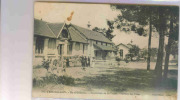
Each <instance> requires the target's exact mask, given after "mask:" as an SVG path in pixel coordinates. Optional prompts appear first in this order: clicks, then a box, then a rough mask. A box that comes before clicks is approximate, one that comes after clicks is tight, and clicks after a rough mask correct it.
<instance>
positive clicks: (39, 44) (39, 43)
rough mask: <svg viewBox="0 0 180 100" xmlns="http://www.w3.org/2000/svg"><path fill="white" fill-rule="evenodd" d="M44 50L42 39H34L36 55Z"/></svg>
mask: <svg viewBox="0 0 180 100" xmlns="http://www.w3.org/2000/svg"><path fill="white" fill-rule="evenodd" d="M43 50H44V38H43V37H37V39H36V51H35V53H36V54H42V53H43Z"/></svg>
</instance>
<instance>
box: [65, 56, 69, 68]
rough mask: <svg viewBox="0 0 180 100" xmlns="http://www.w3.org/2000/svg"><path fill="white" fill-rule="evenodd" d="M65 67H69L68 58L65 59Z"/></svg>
mask: <svg viewBox="0 0 180 100" xmlns="http://www.w3.org/2000/svg"><path fill="white" fill-rule="evenodd" d="M66 67H69V58H66Z"/></svg>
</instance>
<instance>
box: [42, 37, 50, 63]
mask: <svg viewBox="0 0 180 100" xmlns="http://www.w3.org/2000/svg"><path fill="white" fill-rule="evenodd" d="M48 41H49V39H48V38H45V39H44V51H43V54H44V58H45V59H48Z"/></svg>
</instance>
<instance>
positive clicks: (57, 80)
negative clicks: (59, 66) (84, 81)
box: [33, 74, 75, 87]
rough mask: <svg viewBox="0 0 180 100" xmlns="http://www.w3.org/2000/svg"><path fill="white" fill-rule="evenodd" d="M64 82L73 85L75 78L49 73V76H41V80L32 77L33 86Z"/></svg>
mask: <svg viewBox="0 0 180 100" xmlns="http://www.w3.org/2000/svg"><path fill="white" fill-rule="evenodd" d="M50 83H52V84H64V85H73V84H75V79H74V78H72V77H69V76H57V75H55V74H51V75H50V76H46V77H43V78H42V79H41V80H39V79H37V78H33V87H36V86H37V87H40V86H45V85H46V84H50Z"/></svg>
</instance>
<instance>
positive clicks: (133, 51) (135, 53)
mask: <svg viewBox="0 0 180 100" xmlns="http://www.w3.org/2000/svg"><path fill="white" fill-rule="evenodd" d="M139 51H140V48H139V47H138V46H137V45H132V48H130V49H129V53H130V54H131V57H135V56H139Z"/></svg>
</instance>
